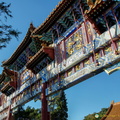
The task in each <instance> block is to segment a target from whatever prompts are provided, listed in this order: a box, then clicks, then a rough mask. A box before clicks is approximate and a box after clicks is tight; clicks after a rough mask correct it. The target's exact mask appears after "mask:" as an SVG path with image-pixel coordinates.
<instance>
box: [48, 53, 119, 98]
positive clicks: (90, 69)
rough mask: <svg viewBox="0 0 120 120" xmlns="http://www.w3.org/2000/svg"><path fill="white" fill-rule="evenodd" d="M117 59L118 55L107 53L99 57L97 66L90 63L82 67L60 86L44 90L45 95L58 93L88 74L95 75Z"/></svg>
mask: <svg viewBox="0 0 120 120" xmlns="http://www.w3.org/2000/svg"><path fill="white" fill-rule="evenodd" d="M117 59H120V55H115V54H114V53H113V52H110V53H108V54H107V55H105V56H103V57H101V58H99V59H98V63H99V65H96V63H91V64H90V65H88V66H86V67H84V68H83V69H81V70H79V71H77V72H75V73H74V74H72V75H71V76H68V77H66V78H65V79H64V80H63V81H62V82H61V83H62V84H61V86H59V84H58V83H55V84H53V85H52V86H50V87H48V88H47V89H46V95H47V96H48V95H49V94H51V93H53V92H55V91H58V90H60V89H62V87H63V86H64V87H65V86H67V85H69V84H70V83H73V84H74V82H75V81H76V80H80V81H83V80H85V79H83V77H84V76H87V75H88V74H91V73H92V74H93V73H95V72H96V71H97V70H98V69H101V68H103V67H107V66H108V65H109V64H110V63H112V62H114V61H116V60H117Z"/></svg>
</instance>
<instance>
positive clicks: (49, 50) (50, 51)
mask: <svg viewBox="0 0 120 120" xmlns="http://www.w3.org/2000/svg"><path fill="white" fill-rule="evenodd" d="M45 56H49V57H50V58H51V59H54V48H53V47H42V48H41V49H40V50H39V51H38V52H37V53H36V54H35V55H34V56H33V57H32V58H31V59H30V60H29V62H28V63H27V64H26V67H27V68H29V69H31V68H32V67H34V66H35V65H36V64H37V63H39V62H40V61H41V60H43V58H44V57H45Z"/></svg>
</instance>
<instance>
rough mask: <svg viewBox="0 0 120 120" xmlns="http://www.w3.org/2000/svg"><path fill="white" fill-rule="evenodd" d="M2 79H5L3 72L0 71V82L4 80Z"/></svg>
mask: <svg viewBox="0 0 120 120" xmlns="http://www.w3.org/2000/svg"><path fill="white" fill-rule="evenodd" d="M4 79H5V74H4V73H2V74H1V75H0V83H1V82H2V81H4Z"/></svg>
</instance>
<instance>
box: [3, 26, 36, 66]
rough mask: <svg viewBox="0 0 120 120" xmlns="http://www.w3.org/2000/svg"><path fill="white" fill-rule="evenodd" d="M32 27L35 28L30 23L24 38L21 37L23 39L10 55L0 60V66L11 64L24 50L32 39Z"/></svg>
mask: <svg viewBox="0 0 120 120" xmlns="http://www.w3.org/2000/svg"><path fill="white" fill-rule="evenodd" d="M34 29H35V28H34V27H33V25H30V27H29V29H28V31H27V34H26V36H25V38H24V39H23V41H22V42H21V44H20V45H19V46H18V48H17V49H16V51H15V52H14V53H13V54H12V56H11V57H10V58H9V59H8V60H6V61H3V62H2V66H8V65H10V64H12V63H13V62H14V61H15V60H16V59H17V58H18V57H19V55H20V54H21V53H22V52H23V51H24V49H25V48H26V47H27V46H28V44H29V43H30V42H31V41H32V40H31V38H30V36H31V33H32V31H33V30H34Z"/></svg>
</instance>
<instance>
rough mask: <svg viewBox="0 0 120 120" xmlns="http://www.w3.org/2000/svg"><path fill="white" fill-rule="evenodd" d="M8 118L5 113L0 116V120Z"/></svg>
mask: <svg viewBox="0 0 120 120" xmlns="http://www.w3.org/2000/svg"><path fill="white" fill-rule="evenodd" d="M7 116H8V112H5V113H3V114H0V120H2V119H4V118H6V117H7Z"/></svg>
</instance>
